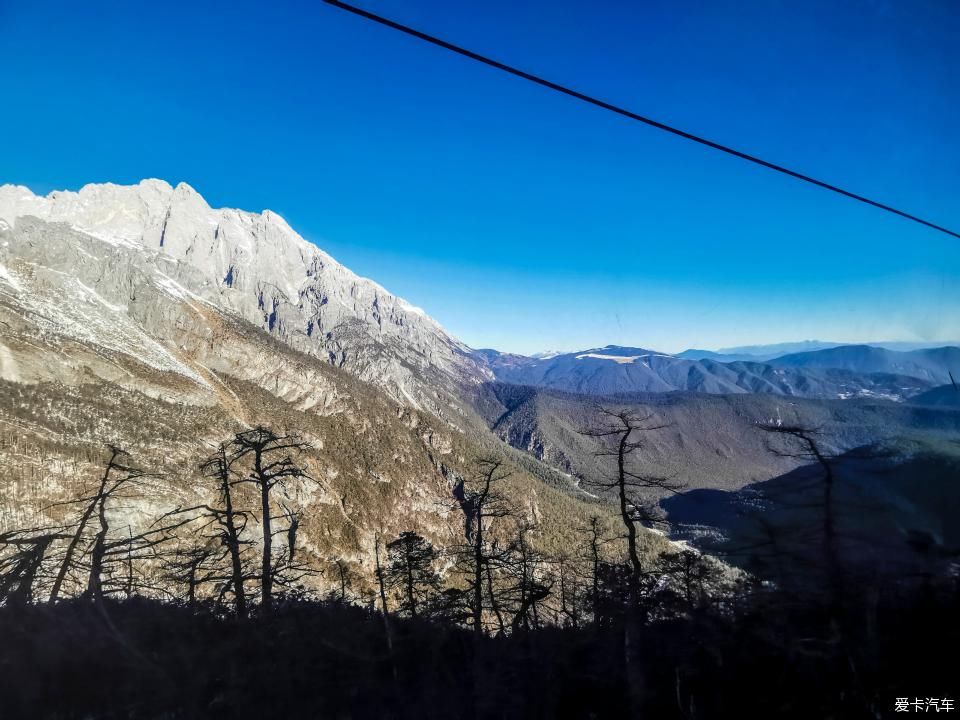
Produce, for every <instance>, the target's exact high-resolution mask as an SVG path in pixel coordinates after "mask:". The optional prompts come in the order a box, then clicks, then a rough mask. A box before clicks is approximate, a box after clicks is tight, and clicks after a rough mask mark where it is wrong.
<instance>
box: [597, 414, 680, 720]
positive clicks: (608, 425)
mask: <svg viewBox="0 0 960 720" xmlns="http://www.w3.org/2000/svg"><path fill="white" fill-rule="evenodd" d="M597 414H598V416H599V419H598V421H597V423H596V424H595V425H594V426H593V427H589V428H586V429H583V430H581V431H580V432H581V434H583V435H585V436H587V437H593V438H597V439H598V440H600V441H601V442H602V443H603V445H602V446H601V448H600V449H599V450H597V451H596V455H597V456H598V457H601V458H614V459H615V461H616V470H615V471H614V472H613V473H611V475H610V476H608V477H607V478H592V479H588V480H587V481H586V484H587V485H589V486H592V487H594V488H596V489H599V490H601V491H602V492H610V491H613V492H614V493H615V494H616V498H617V507H618V510H619V513H620V520H621V522H622V523H623V526H624V529H625V530H626V541H627V557H628V560H629V563H630V565H629V574H628V577H627V581H628V604H629V608H628V612H627V616H626V620H627V622H626V626H625V627H624V633H623V663H624V670H625V673H626V678H627V694H628V696H629V699H630V704H631V706H632V707H633V708H634V712H639V708H640V707H641V706H642V704H643V695H644V677H643V672H642V670H641V668H640V658H639V648H638V643H639V636H640V634H641V630H642V626H643V618H642V617H641V613H642V609H641V599H642V586H643V580H644V571H645V569H644V566H643V562H642V560H641V558H640V552H639V548H638V542H637V539H638V529H637V527H638V526H639V525H651V524H653V523H655V522H657V521H658V520H661V519H662V518H661V517H660V515H659V513H657V512H656V509H655V507H654V506H653V505H652V504H651V503H650V502H649V500H648V499H647V497H646V496H647V495H650V494H653V493H657V494H663V493H667V492H674V493H675V492H679V491H680V490H681V489H682V488H683V485H682V484H681V483H678V482H675V481H673V480H672V479H670V478H663V477H657V476H652V475H647V474H641V473H639V472H635V471H633V470H631V469H630V467H629V465H628V463H629V460H630V458H631V456H633V455H634V454H635V453H636V452H637V451H639V450H641V449H642V448H643V443H644V436H645V435H646V434H648V433H650V432H655V431H657V430H662V429H664V428H666V427H668V423H663V422H660V421H658V420H656V419H655V417H654V415H653V413H640V412H637V411H634V410H629V409H616V408H607V407H602V406H600V407H598V408H597Z"/></svg>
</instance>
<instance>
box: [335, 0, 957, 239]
mask: <svg viewBox="0 0 960 720" xmlns="http://www.w3.org/2000/svg"><path fill="white" fill-rule="evenodd" d="M323 2H325V3H326V4H327V5H332V6H334V7H337V8H340V9H341V10H346V11H347V12H350V13H353V14H354V15H359V16H360V17H362V18H366V19H367V20H372V21H373V22H376V23H379V24H380V25H385V26H386V27H389V28H392V29H394V30H399V31H400V32H402V33H405V34H407V35H411V36H412V37H415V38H418V39H420V40H423V41H425V42H428V43H430V44H432V45H436V46H438V47H442V48H443V49H445V50H449V51H451V52H454V53H457V54H458V55H462V56H464V57H467V58H470V59H471V60H475V61H477V62H480V63H483V64H484V65H489V66H490V67H492V68H496V69H497V70H501V71H503V72H506V73H510V74H511V75H515V76H516V77H519V78H523V79H524V80H529V81H530V82H533V83H536V84H537V85H541V86H542V87H545V88H549V89H550V90H554V91H556V92H559V93H562V94H564V95H567V96H569V97H572V98H575V99H577V100H581V101H582V102H585V103H589V104H590V105H594V106H596V107H599V108H602V109H604V110H609V111H610V112H613V113H616V114H618V115H622V116H623V117H626V118H630V119H631V120H635V121H637V122H640V123H643V124H645V125H649V126H651V127H655V128H657V129H658V130H663V131H664V132H668V133H671V134H673V135H677V136H679V137H682V138H684V139H686V140H690V141H692V142H695V143H699V144H700V145H706V146H707V147H709V148H713V149H714V150H719V151H720V152H724V153H727V154H728V155H733V156H734V157H737V158H740V159H741V160H746V161H747V162H751V163H754V164H756V165H761V166H763V167H765V168H768V169H770V170H775V171H776V172H779V173H783V174H784V175H789V176H790V177H792V178H796V179H797V180H802V181H803V182H807V183H810V184H812V185H816V186H818V187H821V188H823V189H825V190H830V191H831V192H835V193H838V194H840V195H843V196H845V197H848V198H851V199H852V200H857V201H859V202H862V203H865V204H867V205H872V206H873V207H875V208H879V209H880V210H885V211H887V212H889V213H893V214H894V215H899V216H900V217H902V218H906V219H907V220H912V221H913V222H916V223H920V224H921V225H925V226H926V227H928V228H932V229H933V230H938V231H940V232H942V233H946V234H947V235H950V236H952V237H955V238H958V239H960V233H957V232H954V231H953V230H950V229H948V228H945V227H943V226H942V225H937V224H936V223H932V222H930V221H929V220H924V219H923V218H921V217H918V216H916V215H913V214H911V213H908V212H904V211H903V210H898V209H897V208H895V207H891V206H890V205H886V204H884V203H881V202H877V201H876V200H871V199H870V198H868V197H865V196H863V195H858V194H857V193H854V192H851V191H849V190H844V189H843V188H842V187H838V186H837V185H832V184H831V183H828V182H824V181H823V180H817V179H816V178H813V177H810V176H809V175H804V174H803V173H800V172H797V171H796V170H791V169H790V168H788V167H784V166H783V165H778V164H777V163H773V162H770V161H768V160H764V159H763V158H760V157H757V156H756V155H751V154H749V153H746V152H743V151H742V150H737V149H736V148H732V147H730V146H728V145H723V144H722V143H718V142H714V141H713V140H708V139H707V138H704V137H701V136H699V135H694V134H693V133H690V132H687V131H685V130H681V129H679V128H676V127H673V126H671V125H667V124H666V123H662V122H659V121H658V120H654V119H652V118H649V117H645V116H643V115H640V114H638V113H635V112H633V111H632V110H627V109H626V108H622V107H619V106H617V105H614V104H613V103H609V102H606V101H605V100H600V99H598V98H595V97H591V96H590V95H587V94H585V93H582V92H580V91H578V90H574V89H572V88H569V87H566V86H564V85H560V84H559V83H555V82H553V81H552V80H547V79H545V78H542V77H539V76H538V75H534V74H532V73H528V72H526V71H525V70H520V69H519V68H515V67H512V66H510V65H507V64H505V63H502V62H500V61H498V60H494V59H492V58H489V57H486V56H485V55H481V54H480V53H476V52H474V51H473V50H468V49H467V48H464V47H460V46H459V45H454V44H453V43H451V42H447V41H446V40H442V39H440V38H438V37H435V36H433V35H428V34H427V33H425V32H421V31H420V30H416V29H414V28H412V27H409V26H407V25H402V24H401V23H398V22H396V21H394V20H390V19H389V18H385V17H383V16H381V15H377V14H376V13H372V12H370V11H369V10H364V9H362V8H359V7H356V6H354V5H350V4H348V3H345V2H340V0H323Z"/></svg>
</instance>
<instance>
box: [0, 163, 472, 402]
mask: <svg viewBox="0 0 960 720" xmlns="http://www.w3.org/2000/svg"><path fill="white" fill-rule="evenodd" d="M31 218H37V219H39V220H40V221H42V222H41V223H38V222H37V221H36V220H32V219H31ZM0 232H3V239H2V241H0V292H2V291H3V290H7V292H8V293H9V292H10V291H11V290H12V291H14V294H15V295H16V296H18V299H19V301H20V302H22V303H23V304H25V305H27V306H29V309H30V310H31V312H33V313H37V314H38V315H39V316H40V317H41V318H46V320H44V321H43V322H46V326H45V327H46V328H47V330H49V331H51V332H58V333H61V334H64V335H65V336H69V337H77V338H78V339H80V340H84V341H86V342H92V343H95V344H97V343H99V344H101V345H102V346H104V347H106V348H109V349H111V350H114V351H119V352H128V353H130V354H133V355H134V356H143V357H144V358H146V360H145V361H146V362H148V363H155V364H156V365H157V367H158V369H159V368H162V369H174V367H173V365H171V363H172V362H174V361H173V360H171V358H170V357H169V355H170V352H169V347H168V345H169V343H170V342H171V341H170V340H169V338H164V337H163V336H158V335H157V333H158V331H160V330H161V328H166V327H168V326H169V324H170V323H169V322H163V323H161V322H159V321H158V320H159V319H158V318H157V317H155V315H156V313H158V312H167V311H169V312H174V313H175V312H182V308H183V307H185V306H186V307H189V306H191V305H193V306H196V308H198V312H201V311H202V309H204V308H206V309H207V310H210V309H214V310H218V311H221V312H224V313H227V314H230V315H233V316H236V317H238V318H241V319H243V320H246V321H248V322H250V323H253V324H254V325H255V326H257V327H260V328H262V329H264V330H266V331H267V332H269V333H270V334H271V335H273V336H274V337H276V338H277V339H278V340H280V341H281V342H283V343H285V344H286V345H288V346H290V347H292V348H294V349H296V350H299V351H301V352H305V353H308V354H310V355H314V356H316V357H320V358H323V359H325V360H327V361H328V362H330V363H332V364H335V365H337V366H339V367H342V368H345V369H346V370H348V371H350V372H351V373H353V374H354V375H356V376H357V377H359V378H361V379H363V380H367V381H370V382H373V383H375V384H377V385H379V386H381V387H383V388H385V389H386V390H387V391H388V392H389V393H390V394H391V395H392V396H393V397H395V398H396V399H398V400H400V401H401V402H403V403H405V404H409V405H412V406H417V407H424V408H426V409H430V410H433V411H437V410H440V409H442V406H443V404H444V401H443V400H440V401H438V399H437V389H438V388H439V389H441V390H442V391H447V392H448V393H450V394H451V395H453V394H455V393H456V389H457V388H458V387H461V386H462V385H463V384H475V383H478V382H483V381H484V380H487V379H489V378H490V377H491V376H490V373H489V371H488V370H487V369H486V368H485V367H484V366H483V365H482V363H480V362H478V361H477V360H476V359H474V358H473V356H472V355H471V354H470V351H469V349H468V348H467V347H466V346H464V345H463V344H462V343H460V342H459V341H457V340H456V339H454V338H453V337H451V336H450V335H449V334H447V333H446V332H445V331H444V330H443V328H442V327H440V325H439V324H437V323H436V322H435V321H434V320H433V319H431V318H430V317H428V316H427V315H426V314H425V313H424V312H423V311H422V310H420V309H419V308H416V307H413V306H412V305H410V304H409V303H407V302H406V301H404V300H403V299H401V298H399V297H396V296H394V295H392V294H390V293H389V292H387V291H386V290H384V289H383V288H382V287H380V286H379V285H377V284H376V283H374V282H373V281H371V280H367V279H365V278H361V277H359V276H357V275H355V274H354V273H353V272H351V271H350V270H348V269H347V268H345V267H344V266H343V265H341V264H339V263H338V262H336V261H335V260H334V259H333V258H331V257H330V256H329V255H327V254H326V253H324V252H323V251H322V250H320V249H319V248H317V247H316V246H314V245H312V244H311V243H309V242H307V241H306V240H304V239H303V238H302V237H300V236H299V235H298V234H297V233H296V232H294V231H293V230H292V229H291V228H290V226H289V225H287V223H286V222H285V221H284V220H283V218H281V217H280V216H279V215H277V214H276V213H273V212H270V211H269V210H267V211H264V212H263V213H261V214H257V213H249V212H243V211H240V210H230V209H213V208H210V207H209V206H208V205H207V203H206V202H205V201H204V199H203V198H202V197H201V196H200V195H199V194H197V193H196V191H194V190H193V189H192V188H191V187H190V186H188V185H186V184H184V183H181V184H180V185H178V186H177V187H176V188H173V187H171V186H170V185H169V184H167V183H165V182H163V181H160V180H144V181H143V182H141V183H139V184H138V185H134V186H118V185H112V184H104V185H87V186H85V187H84V188H82V189H81V190H80V191H79V192H76V193H74V192H52V193H50V194H49V195H47V196H46V197H40V196H37V195H34V194H33V193H32V192H31V191H30V190H28V189H27V188H24V187H19V186H12V185H4V186H0ZM98 258H99V261H97V259H98ZM18 286H19V292H17V290H18ZM35 286H36V287H35ZM157 290H159V291H160V293H161V294H163V295H166V296H168V297H170V298H173V299H175V300H177V301H179V302H177V303H174V304H172V305H171V306H170V308H172V309H170V308H168V309H167V310H164V309H163V308H164V307H166V304H165V303H159V304H157V303H156V302H154V301H153V300H147V299H148V298H152V297H153V296H154V295H155V291H157ZM45 293H46V294H45ZM44 298H46V299H44ZM145 300H146V302H145ZM44 305H45V309H46V311H45V309H44ZM190 322H191V321H190V318H188V317H187V318H183V319H182V324H184V325H189V324H190ZM174 324H176V323H174ZM8 364H9V363H8ZM4 372H5V373H6V372H11V373H12V370H5V371H4Z"/></svg>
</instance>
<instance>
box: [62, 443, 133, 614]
mask: <svg viewBox="0 0 960 720" xmlns="http://www.w3.org/2000/svg"><path fill="white" fill-rule="evenodd" d="M109 450H110V459H109V460H107V463H106V465H105V466H104V469H103V475H102V476H101V478H100V483H99V486H98V487H97V490H96V492H95V493H94V494H93V495H92V496H90V497H88V498H85V499H83V500H80V501H78V502H85V503H86V504H85V505H84V509H83V512H82V513H81V514H80V519H79V520H78V521H77V524H76V527H75V529H74V532H73V536H72V537H71V538H70V542H69V544H68V545H67V549H66V552H65V554H64V556H63V560H62V562H61V563H60V570H59V571H58V572H57V577H56V579H55V580H54V581H53V588H52V589H51V590H50V602H56V601H57V599H58V598H59V597H60V591H61V589H62V588H63V582H64V580H66V577H67V573H69V572H70V570H71V568H72V567H73V561H74V555H75V554H76V551H77V547H78V546H79V544H80V541H81V539H82V538H83V536H84V532H85V531H86V529H87V525H88V523H89V522H90V518H91V517H93V514H94V512H96V510H97V507H98V505H99V503H100V499H101V498H102V497H103V494H104V493H105V492H106V490H107V487H108V485H109V483H110V479H111V475H112V474H113V473H114V472H115V471H117V470H119V469H120V465H119V462H118V461H119V458H120V457H121V456H122V455H124V454H125V453H124V452H123V451H122V450H121V449H120V448H118V447H116V446H115V445H110V446H109Z"/></svg>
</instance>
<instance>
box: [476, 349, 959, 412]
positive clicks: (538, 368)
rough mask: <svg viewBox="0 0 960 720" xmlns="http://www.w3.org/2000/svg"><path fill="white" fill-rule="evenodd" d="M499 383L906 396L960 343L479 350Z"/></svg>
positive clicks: (598, 391)
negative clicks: (741, 350) (775, 353)
mask: <svg viewBox="0 0 960 720" xmlns="http://www.w3.org/2000/svg"><path fill="white" fill-rule="evenodd" d="M476 355H477V356H478V357H479V358H481V359H482V360H483V361H484V362H485V363H486V364H487V366H488V367H489V368H490V370H491V372H492V373H493V374H494V376H495V377H496V378H497V380H499V381H501V382H506V383H512V384H518V385H532V386H537V387H547V388H553V389H556V390H564V391H567V392H577V393H585V394H590V395H604V394H612V393H630V392H671V391H677V390H684V391H694V392H704V393H714V394H716V393H757V392H764V393H773V394H777V395H794V396H799V397H817V398H840V399H845V398H851V397H879V398H884V399H889V400H905V399H907V398H910V397H912V396H915V395H918V394H920V393H922V392H925V391H927V390H930V389H932V388H933V387H935V386H937V385H941V384H944V383H947V382H950V372H951V371H956V372H960V348H956V347H942V348H930V349H923V350H911V351H908V352H903V351H898V350H888V349H885V348H880V347H873V346H868V345H844V346H839V347H830V348H826V349H820V350H814V351H810V352H802V353H793V354H787V355H782V356H779V357H777V358H774V359H770V360H767V361H764V362H759V361H756V360H749V359H744V358H745V357H749V356H739V355H721V354H719V353H708V352H707V351H686V352H684V353H679V354H678V355H670V354H667V353H661V352H657V351H655V350H648V349H645V348H633V347H621V346H615V345H608V346H606V347H602V348H591V349H587V350H581V351H577V352H572V353H564V354H561V355H554V356H549V357H540V358H533V357H526V356H523V355H514V354H508V353H499V352H497V351H495V350H479V351H476Z"/></svg>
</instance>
